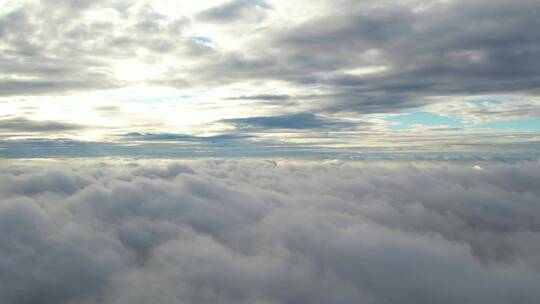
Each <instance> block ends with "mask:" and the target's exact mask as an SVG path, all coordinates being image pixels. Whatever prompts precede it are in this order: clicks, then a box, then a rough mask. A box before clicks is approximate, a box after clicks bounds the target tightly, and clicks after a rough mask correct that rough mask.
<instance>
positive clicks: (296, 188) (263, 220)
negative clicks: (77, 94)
mask: <svg viewBox="0 0 540 304" xmlns="http://www.w3.org/2000/svg"><path fill="white" fill-rule="evenodd" d="M479 165H481V166H482V168H483V170H476V169H475V168H476V167H475V164H462V163H453V164H450V163H420V164H413V163H408V164H407V163H405V164H404V163H387V164H384V165H383V164H377V163H370V164H367V163H354V162H346V163H342V162H338V161H334V162H327V163H314V162H304V161H286V160H282V161H277V162H276V161H262V160H257V161H255V160H253V161H250V160H241V161H233V160H226V161H225V160H200V161H197V160H193V161H188V162H181V163H179V162H171V161H157V160H146V161H111V160H104V161H100V160H93V161H76V160H73V161H71V162H67V163H59V162H51V161H35V162H30V163H28V162H26V163H23V162H20V161H10V162H3V163H2V164H1V167H2V170H1V171H0V172H1V173H0V197H1V200H0V282H1V285H0V301H1V302H2V303H6V304H11V303H28V304H32V303H358V302H362V303H374V304H376V303H415V304H417V303H536V302H538V301H540V291H539V290H538V288H537V284H538V281H539V280H540V254H539V252H540V247H539V245H538V244H540V225H539V223H540V205H539V204H538V202H539V201H540V189H539V188H538V182H539V181H540V173H539V172H540V164H539V163H538V162H530V163H516V164H495V163H482V164H479ZM479 165H476V166H479Z"/></svg>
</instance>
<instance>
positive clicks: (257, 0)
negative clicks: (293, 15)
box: [197, 0, 271, 23]
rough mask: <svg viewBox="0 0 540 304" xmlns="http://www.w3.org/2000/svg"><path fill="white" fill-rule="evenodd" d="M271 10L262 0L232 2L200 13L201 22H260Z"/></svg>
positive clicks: (234, 0)
mask: <svg viewBox="0 0 540 304" xmlns="http://www.w3.org/2000/svg"><path fill="white" fill-rule="evenodd" d="M269 9H271V7H270V5H268V3H266V1H264V0H233V1H229V2H226V3H224V4H221V5H219V6H216V7H212V8H209V9H207V10H204V11H202V12H200V13H199V14H198V15H197V17H198V18H199V19H200V20H203V21H209V22H217V23H229V22H237V21H242V20H246V19H247V20H253V19H255V20H260V19H263V18H264V17H265V15H266V13H267V12H266V11H267V10H269Z"/></svg>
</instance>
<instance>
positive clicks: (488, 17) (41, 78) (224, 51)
mask: <svg viewBox="0 0 540 304" xmlns="http://www.w3.org/2000/svg"><path fill="white" fill-rule="evenodd" d="M83 2H84V1H82V2H81V1H69V2H65V3H64V2H62V3H61V4H58V3H56V2H55V3H52V2H50V1H46V2H42V3H41V4H40V5H36V4H31V3H25V4H24V5H21V6H20V7H18V8H16V9H14V10H13V11H10V12H7V13H5V14H3V15H2V16H0V37H1V38H2V40H3V48H2V51H1V52H0V69H1V70H2V71H4V73H5V75H4V76H2V77H3V78H1V79H0V94H2V95H25V94H27V95H31V94H44V93H51V92H71V91H82V90H88V89H103V88H105V89H106V88H114V87H121V86H126V85H129V84H132V82H130V81H121V80H118V79H116V75H115V74H114V65H113V66H111V63H112V62H115V61H117V60H128V59H135V60H136V61H138V62H142V63H145V64H148V65H155V64H157V63H161V64H164V65H165V67H166V69H165V71H164V72H163V73H162V74H161V75H158V76H156V77H155V79H145V80H144V81H146V82H148V83H151V84H160V85H165V86H170V87H175V88H186V87H194V88H214V87H216V86H218V87H219V86H222V85H226V84H231V83H244V82H247V81H274V80H278V81H282V82H283V83H284V84H286V85H287V86H290V87H294V88H295V89H296V90H295V91H297V92H299V94H301V95H304V96H306V99H309V101H312V102H310V103H309V104H307V105H308V107H309V108H311V110H313V111H317V110H323V111H356V112H365V113H373V112H396V111H400V110H403V109H405V108H410V107H417V106H422V105H426V104H429V103H432V102H434V101H433V99H430V98H429V97H433V96H441V95H443V96H446V95H448V96H470V95H476V94H532V95H538V93H539V89H538V88H539V87H540V78H539V76H538V75H537V74H538V73H537V71H538V70H539V69H540V60H539V59H538V58H540V54H538V49H539V45H540V36H539V34H538V33H537V31H534V30H531V29H535V28H538V27H540V24H539V21H538V20H539V18H537V17H538V13H539V7H538V3H537V1H536V0H517V1H513V2H508V1H505V0H495V1H487V0H480V1H474V2H471V1H462V0H457V1H427V2H426V1H423V2H418V1H383V2H378V3H377V4H374V3H370V2H365V1H364V2H358V1H348V0H343V1H339V2H335V4H334V5H329V6H328V8H327V9H324V10H321V11H320V12H319V13H318V14H316V15H314V16H312V18H306V19H305V20H304V21H303V22H294V23H288V20H284V21H283V24H281V23H280V22H276V20H273V21H272V22H273V23H272V22H271V23H269V24H264V26H263V25H261V27H260V28H259V27H256V26H255V27H249V26H248V27H246V28H245V29H244V26H240V25H237V26H238V27H239V28H240V29H243V30H242V31H240V30H238V29H235V31H233V33H234V34H233V35H239V36H238V40H239V42H242V45H241V46H238V47H234V48H229V47H224V46H223V45H226V44H227V43H228V44H233V45H235V43H233V42H234V41H228V42H226V43H220V39H219V38H220V37H192V36H190V35H188V34H186V33H188V32H190V26H191V25H193V24H194V23H197V22H198V23H202V24H203V25H204V23H207V22H210V23H214V22H219V23H220V24H229V25H230V24H231V23H232V24H234V23H236V22H237V21H238V22H243V21H246V20H248V21H249V20H252V21H253V20H255V21H261V20H262V19H263V18H264V17H265V16H266V13H267V12H268V11H270V10H272V9H273V7H274V6H276V7H279V5H282V3H280V2H278V1H274V2H273V1H268V2H267V1H247V0H236V1H230V2H227V3H224V4H222V5H219V6H217V7H213V8H209V9H207V10H204V11H202V12H199V13H195V15H194V16H184V17H179V16H178V15H175V16H173V17H171V16H165V15H164V14H163V13H158V12H156V11H155V10H154V9H153V8H152V7H151V6H150V5H143V3H140V2H138V1H128V2H122V1H120V2H118V1H98V2H96V3H92V4H88V3H86V2H84V3H83ZM322 2H324V1H322ZM105 9H107V10H105ZM92 10H95V12H98V10H103V11H99V12H102V13H107V14H110V18H107V19H105V20H103V19H99V20H98V19H96V20H94V19H88V20H86V19H84V18H82V17H81V16H84V13H85V12H88V11H92ZM67 15H71V16H77V17H78V18H75V17H72V18H66V16H67ZM276 18H279V17H276ZM83 21H84V22H83ZM231 26H234V25H231ZM111 29H112V30H111ZM240 36H241V37H240ZM245 37H251V38H249V41H247V40H246V41H245V40H244V38H245ZM230 38H231V37H228V38H227V39H230ZM233 38H234V37H233ZM214 39H215V40H216V41H217V42H216V44H215V45H214ZM246 39H247V38H246ZM233 40H234V39H233ZM139 53H145V54H146V55H144V56H142V55H141V56H139V55H138V54H139ZM178 60H179V61H186V62H189V63H190V64H189V65H184V64H180V63H175V64H170V65H167V64H166V62H177V61H178ZM179 66H181V68H179ZM370 69H371V70H370ZM359 71H360V72H359ZM314 87H316V88H317V89H318V90H317V92H313V91H312V89H313V88H314ZM307 97H309V98H307ZM238 98H239V99H251V98H253V99H262V100H267V99H272V100H273V101H275V102H278V101H279V100H281V96H278V95H276V96H275V98H277V99H274V97H273V95H267V96H266V95H259V96H256V95H254V96H249V95H246V94H244V95H242V94H240V95H239V97H238ZM439 100H440V99H439ZM283 101H284V102H285V101H286V98H285V95H283ZM302 102H303V100H302ZM303 109H304V110H305V107H304V108H303Z"/></svg>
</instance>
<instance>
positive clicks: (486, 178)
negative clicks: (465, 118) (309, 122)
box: [0, 10, 540, 304]
mask: <svg viewBox="0 0 540 304" xmlns="http://www.w3.org/2000/svg"><path fill="white" fill-rule="evenodd" d="M225 12H226V11H225V10H224V11H222V12H221V13H225ZM539 184H540V163H538V162H527V163H516V164H494V163H482V164H474V163H473V164H463V163H453V164H450V163H442V162H438V163H435V162H425V163H418V164H414V163H402V162H393V163H386V164H384V165H383V164H381V163H355V162H339V161H333V162H326V163H316V162H307V161H285V160H283V161H277V162H276V161H262V160H238V161H235V160H193V161H184V162H171V161H158V160H145V161H133V162H130V161H123V162H118V161H108V160H104V161H101V160H93V161H89V160H86V161H78V160H71V161H68V162H65V163H60V162H54V161H34V162H29V163H28V162H23V161H9V162H7V161H5V160H4V161H3V162H2V163H0V283H1V284H0V302H1V303H5V304H14V303H25V304H33V303H60V304H62V303H66V304H67V303H84V304H93V303H110V304H112V303H115V304H116V303H130V304H132V303H135V304H137V303H220V304H223V303H225V304H226V303H231V304H232V303H261V304H263V303H264V304H270V303H272V304H277V303H314V304H317V303H321V304H327V303H335V304H340V303H351V304H353V303H354V304H356V303H372V304H379V303H381V304H383V303H384V304H386V303H411V304H413V303H414V304H423V303H426V304H427V303H430V304H431V303H442V304H444V303H489V304H497V303H501V304H506V303H517V304H519V303H538V302H540V289H539V288H538V282H540V204H539V202H540V187H539Z"/></svg>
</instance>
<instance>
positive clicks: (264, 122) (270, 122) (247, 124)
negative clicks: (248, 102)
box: [221, 113, 368, 130]
mask: <svg viewBox="0 0 540 304" xmlns="http://www.w3.org/2000/svg"><path fill="white" fill-rule="evenodd" d="M221 122H224V123H227V124H232V125H235V126H238V127H240V128H248V129H249V128H255V129H257V128H260V129H263V130H268V129H311V130H316V129H352V128H355V127H358V126H360V125H362V124H361V123H353V122H348V121H340V120H331V119H323V118H319V117H317V116H316V115H314V114H313V113H296V114H288V115H280V116H258V117H246V118H234V119H224V120H222V121H221ZM364 125H368V123H365V124H364Z"/></svg>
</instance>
